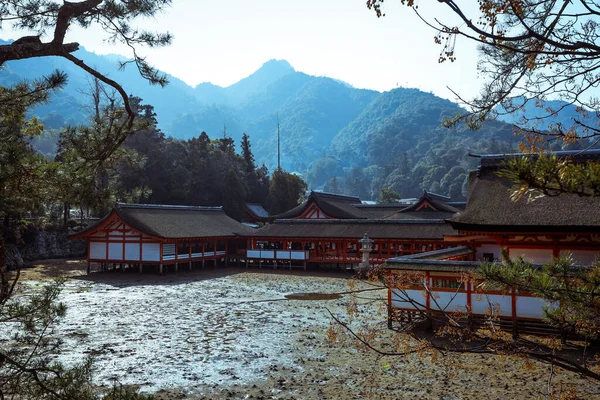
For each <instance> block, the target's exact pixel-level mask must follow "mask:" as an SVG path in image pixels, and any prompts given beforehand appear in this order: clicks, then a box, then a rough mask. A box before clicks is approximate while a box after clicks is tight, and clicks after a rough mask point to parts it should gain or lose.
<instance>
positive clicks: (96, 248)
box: [90, 242, 106, 260]
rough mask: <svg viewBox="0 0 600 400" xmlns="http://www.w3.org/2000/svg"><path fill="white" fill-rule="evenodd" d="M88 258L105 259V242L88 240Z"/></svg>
mask: <svg viewBox="0 0 600 400" xmlns="http://www.w3.org/2000/svg"><path fill="white" fill-rule="evenodd" d="M90 259H92V260H106V243H104V242H102V243H99V242H90Z"/></svg>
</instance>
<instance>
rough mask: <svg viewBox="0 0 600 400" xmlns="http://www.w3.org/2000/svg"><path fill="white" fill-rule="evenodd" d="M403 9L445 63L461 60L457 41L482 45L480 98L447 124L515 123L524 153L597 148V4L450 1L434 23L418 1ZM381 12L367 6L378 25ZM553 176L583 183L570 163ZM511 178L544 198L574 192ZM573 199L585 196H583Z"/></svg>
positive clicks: (441, 5)
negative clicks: (504, 118)
mask: <svg viewBox="0 0 600 400" xmlns="http://www.w3.org/2000/svg"><path fill="white" fill-rule="evenodd" d="M402 4H404V5H405V6H407V7H409V8H410V9H412V11H413V12H414V13H416V14H417V16H418V17H419V18H421V19H422V20H424V21H425V22H426V23H427V24H428V25H429V26H430V27H432V29H433V30H434V35H435V41H436V42H437V43H438V44H440V46H441V47H442V48H441V51H440V56H439V62H440V63H441V62H447V61H450V62H452V61H454V60H455V59H456V57H457V55H456V54H457V53H456V52H455V45H456V43H457V41H456V39H457V38H458V37H460V38H464V39H466V40H470V41H474V42H476V43H478V45H479V49H480V62H479V63H478V69H479V72H480V74H481V75H482V76H484V77H486V79H485V81H484V84H483V88H482V90H481V91H480V93H481V95H480V96H478V97H476V98H475V99H472V100H469V99H461V100H462V102H463V103H464V104H465V105H466V106H467V107H468V112H466V113H459V114H458V115H457V116H456V117H454V118H450V119H449V120H448V121H447V124H453V123H456V122H458V121H466V122H467V123H468V125H469V126H470V127H472V128H478V127H480V126H481V123H482V122H484V121H486V120H489V119H494V118H496V117H498V116H499V115H510V116H511V117H512V118H513V121H514V122H515V124H516V126H517V127H518V128H519V130H520V133H521V134H522V135H523V136H522V137H523V142H522V144H521V150H522V151H528V152H532V153H536V152H542V151H543V150H545V149H548V146H549V144H550V143H553V142H554V141H556V140H558V141H562V142H563V144H564V145H565V146H570V145H572V144H573V143H575V142H578V141H580V140H581V139H584V143H587V145H584V149H585V148H587V147H588V146H590V145H593V144H594V143H591V142H589V140H590V139H593V138H595V137H596V136H598V135H600V125H598V119H597V118H591V116H592V115H595V114H597V112H598V111H600V102H599V101H598V99H597V97H596V96H595V95H593V93H592V91H593V90H594V89H595V88H597V87H598V79H597V77H598V70H599V68H600V64H599V63H598V60H599V59H600V47H599V46H598V41H599V40H600V31H599V30H598V29H597V25H598V18H599V17H600V7H599V6H598V4H597V3H595V2H593V1H589V0H581V1H579V2H568V1H543V2H531V1H524V0H518V1H514V0H500V1H495V0H478V1H473V2H470V4H468V3H466V2H457V1H454V0H448V1H440V2H438V3H437V5H436V6H435V7H437V8H436V9H435V11H433V12H432V14H431V15H429V14H428V15H424V14H423V13H422V12H421V10H420V9H419V8H418V5H417V3H416V2H414V1H402ZM383 5H384V0H368V1H367V6H368V7H369V9H372V10H374V11H375V13H376V14H377V16H378V17H383V16H384V15H385V13H384V8H383ZM457 96H459V95H458V94H457ZM459 98H460V96H459ZM553 100H560V101H553ZM569 106H574V109H575V115H573V116H571V118H569V120H570V121H569V123H565V122H564V121H563V120H562V118H558V117H560V116H561V115H562V114H561V113H563V112H564V110H566V109H567V108H568V107H569ZM542 157H545V156H544V155H542V156H540V159H541V158H542ZM550 161H553V160H552V159H548V160H546V161H543V162H544V163H546V164H547V163H548V162H550ZM535 162H536V159H533V158H530V159H524V160H523V161H522V162H521V165H520V166H521V167H523V166H528V167H529V168H530V169H535V168H536V167H535V165H534V163H535ZM526 164H527V165H526ZM508 169H509V170H510V169H511V166H508ZM554 169H557V170H559V175H560V176H561V177H565V178H568V179H571V178H570V176H569V174H570V173H571V172H575V176H574V177H573V179H577V178H578V173H577V172H576V171H573V170H577V168H572V167H571V163H570V162H569V161H568V160H567V161H564V160H563V162H561V163H558V164H556V165H555V167H554ZM514 177H515V178H517V179H519V180H520V184H521V188H520V190H521V191H522V192H526V191H528V190H529V189H531V190H534V191H536V190H537V191H538V193H539V192H544V191H545V190H546V183H548V184H549V185H550V186H551V187H552V191H556V188H559V190H560V191H562V192H569V191H570V190H572V189H573V187H574V186H573V185H565V186H561V185H560V184H559V182H557V180H556V179H554V178H552V179H551V180H549V181H547V180H543V179H526V178H527V177H526V176H524V174H523V173H522V171H520V170H517V171H516V173H515V174H514ZM582 183H585V184H586V185H587V184H588V183H590V184H591V185H590V188H591V192H593V188H594V187H597V186H598V184H600V181H593V182H589V181H586V182H582ZM575 192H577V193H579V194H581V190H578V189H575Z"/></svg>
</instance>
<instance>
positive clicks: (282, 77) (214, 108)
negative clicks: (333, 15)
mask: <svg viewBox="0 0 600 400" xmlns="http://www.w3.org/2000/svg"><path fill="white" fill-rule="evenodd" d="M77 56H79V57H81V58H83V59H84V60H86V61H87V62H88V63H89V64H90V65H93V66H95V67H96V68H97V69H99V70H100V71H103V72H105V73H107V75H108V76H111V77H112V78H114V79H116V80H118V81H119V82H123V86H124V88H125V90H126V91H127V92H128V93H132V94H134V95H135V96H139V97H141V98H142V99H143V101H144V103H145V104H149V105H152V106H153V107H154V110H155V111H156V114H157V117H156V118H157V121H158V128H159V129H161V130H162V131H163V132H164V133H165V134H166V136H170V137H172V138H173V140H189V139H193V138H198V137H199V135H200V133H201V132H207V133H208V135H209V136H210V137H211V138H223V137H230V138H231V139H233V141H234V142H235V143H236V144H238V145H239V143H240V140H241V137H242V134H243V133H247V134H248V135H249V136H250V137H251V140H252V146H253V151H254V155H255V157H256V161H257V164H258V165H262V164H263V163H264V164H265V165H266V167H267V168H268V169H269V170H270V171H274V169H275V167H276V165H277V129H278V123H279V130H280V133H281V160H282V167H283V168H284V169H285V170H287V171H290V172H295V173H298V174H300V175H301V176H303V177H304V178H305V180H306V181H307V182H308V184H309V186H310V188H313V189H316V188H318V189H325V190H329V191H334V192H342V193H347V194H353V195H357V196H360V197H361V198H364V199H376V198H377V197H378V194H379V191H380V189H381V188H384V187H387V188H392V189H394V190H395V191H396V192H397V193H398V194H399V195H400V196H401V197H412V196H418V195H419V194H420V193H421V191H422V190H428V191H433V192H437V193H440V194H445V195H450V196H452V197H453V198H454V199H457V200H460V199H464V195H465V182H466V175H467V173H468V171H469V170H470V169H472V168H474V167H475V165H476V163H477V162H476V160H475V159H473V158H472V157H468V153H501V152H510V151H515V150H516V144H517V143H518V140H519V139H518V138H515V137H514V132H513V129H512V125H509V124H507V123H504V122H500V121H497V122H491V123H487V124H485V125H484V126H483V127H482V128H481V129H480V130H479V131H476V132H473V131H470V130H469V129H467V128H466V127H465V126H461V125H458V126H456V127H453V128H445V127H443V126H442V122H443V121H444V119H446V118H448V117H451V116H453V115H455V114H457V113H460V112H462V111H463V110H462V109H461V108H460V107H459V106H458V105H457V104H455V103H452V102H451V101H448V100H444V99H441V98H439V97H436V96H434V95H433V94H430V93H424V92H421V91H419V90H418V89H406V88H398V89H394V90H391V91H389V92H384V93H379V92H376V91H373V90H365V89H356V88H353V87H351V86H350V85H348V84H346V83H344V82H340V81H338V80H335V79H331V78H326V77H315V76H310V75H307V74H304V73H302V72H298V71H296V70H294V68H293V67H292V66H291V65H290V64H289V63H288V62H287V61H283V60H271V61H268V62H266V63H265V64H264V65H263V66H262V67H261V68H260V69H259V70H257V71H256V72H254V73H253V74H252V75H250V76H248V77H247V78H244V79H242V80H240V81H239V82H237V83H235V84H233V85H231V86H228V87H220V86H217V85H214V84H211V83H202V84H199V85H197V86H196V87H195V88H192V87H190V86H188V85H187V84H186V83H184V82H183V81H181V80H179V79H177V78H175V77H173V76H169V80H170V84H169V85H168V86H167V87H166V88H165V89H160V88H158V87H154V86H149V85H148V84H147V82H146V81H144V80H143V79H142V78H141V77H140V76H139V74H138V73H137V71H135V70H133V69H132V68H126V69H125V70H124V71H119V70H118V69H117V66H116V64H117V61H118V60H119V57H117V56H99V55H96V54H94V53H90V52H87V51H86V50H80V51H78V54H77ZM55 69H60V70H63V71H65V72H66V73H67V74H68V76H69V83H68V85H67V86H66V88H65V89H64V90H63V91H62V92H60V93H59V94H57V95H56V96H54V98H53V100H52V102H51V103H49V104H44V105H41V106H39V107H37V108H36V109H35V110H34V113H35V114H37V115H38V116H40V117H41V119H42V121H43V122H44V124H45V127H46V129H47V131H48V133H46V134H45V135H42V137H41V138H39V139H38V140H37V142H36V143H34V144H35V145H36V146H37V147H38V148H39V149H40V151H41V152H43V153H44V154H46V155H49V156H52V152H53V149H55V146H54V144H53V138H56V137H58V135H57V134H56V131H55V130H59V129H61V128H63V127H65V126H67V125H77V124H82V123H85V121H87V120H89V111H90V110H89V109H88V104H90V99H89V96H88V94H87V92H88V91H89V90H88V88H89V86H90V83H89V81H88V78H87V77H86V76H85V75H84V73H83V72H82V71H80V70H78V69H77V68H75V67H73V66H72V65H70V64H68V63H67V62H66V61H64V60H62V59H56V58H51V57H50V58H42V59H29V60H23V61H18V62H13V63H8V65H7V66H6V68H5V69H4V70H3V71H2V72H1V73H0V84H2V85H7V84H9V83H11V82H16V81H19V80H22V79H31V78H34V77H39V76H40V75H41V74H48V73H50V72H52V71H53V70H55ZM526 112H528V113H529V112H531V113H534V112H535V110H532V111H529V110H527V111H526ZM568 112H569V109H568V108H567V109H566V110H565V111H564V115H565V116H566V117H565V118H568V115H569V114H568ZM561 117H562V115H561ZM507 121H508V122H512V120H510V119H507Z"/></svg>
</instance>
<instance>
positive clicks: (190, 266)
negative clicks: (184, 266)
mask: <svg viewBox="0 0 600 400" xmlns="http://www.w3.org/2000/svg"><path fill="white" fill-rule="evenodd" d="M189 264H190V265H189V268H190V271H191V270H192V260H191V259H190V263H189Z"/></svg>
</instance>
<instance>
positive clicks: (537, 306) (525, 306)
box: [517, 296, 548, 319]
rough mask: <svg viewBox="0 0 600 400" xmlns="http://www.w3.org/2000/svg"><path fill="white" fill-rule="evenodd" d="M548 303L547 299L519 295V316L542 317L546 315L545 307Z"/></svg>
mask: <svg viewBox="0 0 600 400" xmlns="http://www.w3.org/2000/svg"><path fill="white" fill-rule="evenodd" d="M547 305H548V303H547V302H546V301H544V300H543V299H540V298H537V297H521V296H517V316H518V317H521V318H538V319H542V318H543V317H544V307H545V306H547Z"/></svg>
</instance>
